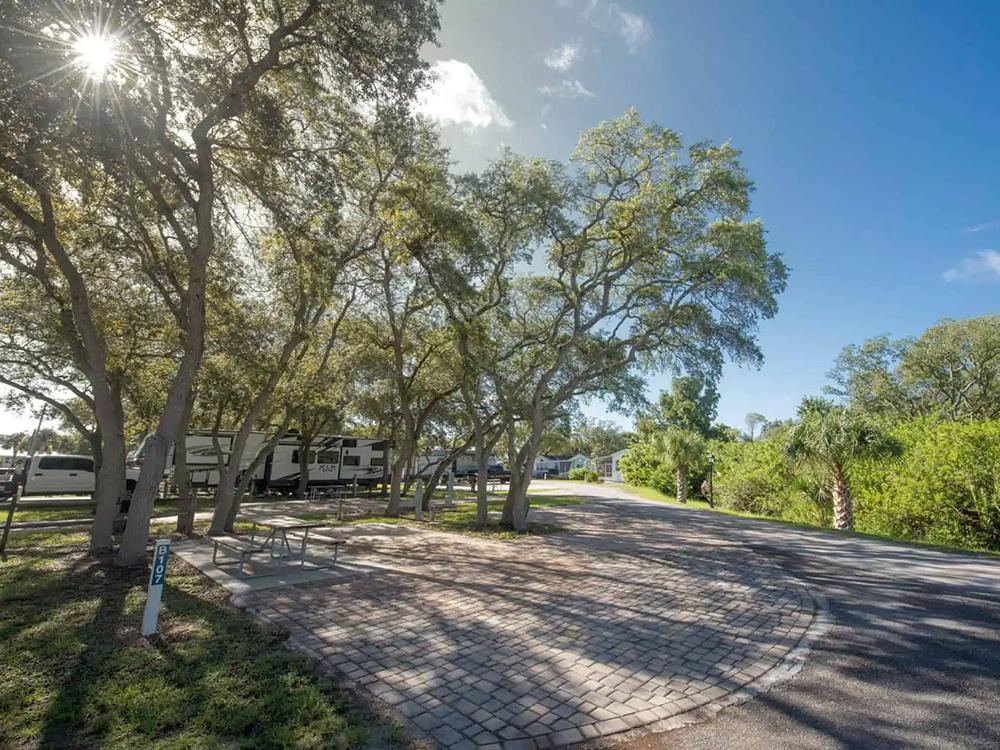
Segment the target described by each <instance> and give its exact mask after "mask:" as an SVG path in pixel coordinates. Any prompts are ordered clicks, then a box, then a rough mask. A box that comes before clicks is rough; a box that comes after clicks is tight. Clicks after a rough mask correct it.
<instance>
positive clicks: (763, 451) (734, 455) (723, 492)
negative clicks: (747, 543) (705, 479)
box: [710, 438, 796, 516]
mask: <svg viewBox="0 0 1000 750" xmlns="http://www.w3.org/2000/svg"><path fill="white" fill-rule="evenodd" d="M710 448H711V450H712V453H713V455H714V456H715V472H714V486H715V487H714V489H715V497H716V499H717V500H718V501H719V502H720V503H721V504H722V505H723V506H725V507H727V508H731V509H732V510H738V511H744V512H748V513H762V514H765V515H773V516H778V515H781V513H782V511H783V510H784V508H785V505H787V502H788V499H789V496H790V494H791V493H792V492H794V490H795V489H796V488H794V487H793V486H792V485H793V480H794V473H793V471H792V467H791V465H790V463H789V462H788V459H787V458H786V457H785V453H784V444H783V441H782V440H780V439H779V438H773V439H767V440H757V441H756V442H752V443H713V444H712V445H711V447H710Z"/></svg>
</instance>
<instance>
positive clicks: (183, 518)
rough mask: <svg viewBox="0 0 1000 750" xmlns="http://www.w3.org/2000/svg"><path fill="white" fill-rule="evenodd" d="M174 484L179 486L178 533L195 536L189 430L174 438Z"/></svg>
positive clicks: (179, 432) (180, 431)
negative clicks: (189, 470) (188, 455)
mask: <svg viewBox="0 0 1000 750" xmlns="http://www.w3.org/2000/svg"><path fill="white" fill-rule="evenodd" d="M174 482H176V484H177V533H178V534H184V535H185V536H193V535H194V513H195V496H194V487H192V486H191V474H190V473H189V472H188V467H187V430H186V429H185V430H178V432H177V437H176V438H174Z"/></svg>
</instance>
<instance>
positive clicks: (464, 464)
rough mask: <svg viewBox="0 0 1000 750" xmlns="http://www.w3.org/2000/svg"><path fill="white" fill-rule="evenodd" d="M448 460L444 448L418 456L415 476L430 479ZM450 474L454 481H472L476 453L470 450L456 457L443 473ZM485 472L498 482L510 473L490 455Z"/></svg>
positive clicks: (474, 471)
mask: <svg viewBox="0 0 1000 750" xmlns="http://www.w3.org/2000/svg"><path fill="white" fill-rule="evenodd" d="M447 458H448V452H447V451H445V450H444V448H434V449H433V450H431V452H430V453H427V454H425V455H423V456H418V457H417V459H416V466H417V471H416V474H415V475H416V476H418V477H421V478H422V479H428V478H430V477H431V476H432V475H433V474H434V472H435V471H437V469H438V467H439V466H440V465H441V464H442V462H444V461H445V459H447ZM449 471H450V472H451V473H452V474H453V475H454V476H455V478H456V479H472V478H474V477H475V476H476V474H478V473H479V465H478V464H477V463H476V451H475V450H474V449H470V450H467V451H465V452H464V453H462V454H460V455H458V456H456V457H455V458H453V459H452V460H451V463H450V464H448V465H447V466H446V467H445V469H444V473H445V474H447V473H448V472H449ZM486 472H487V474H489V476H490V477H492V478H495V479H497V480H499V481H504V482H505V481H507V479H508V478H509V477H510V473H509V472H508V471H507V470H506V469H504V467H503V464H502V463H500V461H499V460H498V459H497V457H496V456H494V455H491V456H490V457H489V459H488V463H487V467H486Z"/></svg>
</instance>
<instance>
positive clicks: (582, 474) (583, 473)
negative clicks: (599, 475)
mask: <svg viewBox="0 0 1000 750" xmlns="http://www.w3.org/2000/svg"><path fill="white" fill-rule="evenodd" d="M566 477H567V478H568V479H575V480H577V481H582V480H584V479H586V478H587V470H586V469H584V468H583V467H582V466H581V467H578V468H576V469H570V470H569V472H567V474H566Z"/></svg>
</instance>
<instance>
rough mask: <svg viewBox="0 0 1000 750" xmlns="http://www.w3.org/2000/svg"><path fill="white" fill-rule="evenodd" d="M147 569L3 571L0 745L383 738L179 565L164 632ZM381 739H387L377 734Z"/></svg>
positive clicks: (303, 743) (25, 567)
mask: <svg viewBox="0 0 1000 750" xmlns="http://www.w3.org/2000/svg"><path fill="white" fill-rule="evenodd" d="M146 580H147V574H146V572H144V571H134V570H132V571H125V570H118V569H115V568H113V567H111V566H110V565H107V564H103V563H102V562H99V561H95V560H93V559H91V558H88V557H86V556H84V555H82V554H80V553H79V551H77V553H76V554H74V555H71V556H65V557H62V558H58V559H51V558H50V559H43V558H40V557H23V558H17V559H13V560H12V561H11V562H10V563H8V564H7V565H4V566H2V567H0V641H2V642H3V644H4V646H3V648H2V649H0V746H2V747H45V748H65V747H72V748H78V747H102V748H134V747H149V746H152V745H153V744H157V743H160V742H163V741H167V742H168V744H169V745H170V746H179V747H198V748H203V747H239V748H254V747H268V748H271V747H275V748H280V747H287V748H299V747H303V748H309V747H317V748H319V747H323V748H326V747H362V746H364V745H365V744H366V743H367V742H368V741H369V738H370V737H371V736H372V735H373V734H374V735H375V737H376V739H381V740H382V742H380V744H382V745H384V744H385V737H384V735H386V734H391V732H392V731H393V730H392V727H388V728H387V727H384V726H380V725H379V724H378V722H377V721H375V720H374V719H373V718H372V717H371V716H369V715H366V714H364V713H362V712H361V711H360V710H358V709H357V708H356V707H355V706H354V704H352V703H351V701H350V699H349V697H348V696H347V695H346V694H345V693H343V692H342V691H340V690H338V689H336V687H335V686H334V685H333V684H332V683H331V682H329V681H328V680H326V679H324V678H322V677H320V676H318V675H317V674H315V673H314V671H313V669H312V667H311V666H310V664H309V663H308V661H307V660H305V659H304V658H302V657H300V656H297V655H294V654H292V653H290V652H289V651H287V650H286V649H284V648H283V644H284V641H285V638H286V635H285V634H284V633H282V632H280V631H278V630H274V629H271V630H266V629H262V628H260V627H259V626H257V625H256V624H255V623H254V622H253V621H252V620H251V619H250V617H249V616H247V615H246V614H244V613H243V612H241V611H239V610H237V609H236V608H234V607H233V606H232V605H230V604H229V603H228V601H227V595H226V594H225V592H223V591H222V590H220V589H218V588H217V587H215V586H214V584H212V583H211V582H210V581H208V580H207V579H205V578H204V577H203V576H201V575H200V574H198V573H197V571H195V570H194V569H193V568H190V567H188V566H187V565H186V564H184V563H183V562H181V561H180V560H177V559H173V560H171V562H170V571H169V573H168V578H167V585H166V586H165V589H164V605H163V610H162V613H161V618H160V633H159V635H158V636H157V637H154V639H152V641H148V640H146V639H145V638H142V637H141V636H140V634H139V632H138V628H139V623H140V621H141V616H142V608H143V606H144V603H145V584H146ZM380 735H383V736H380Z"/></svg>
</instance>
